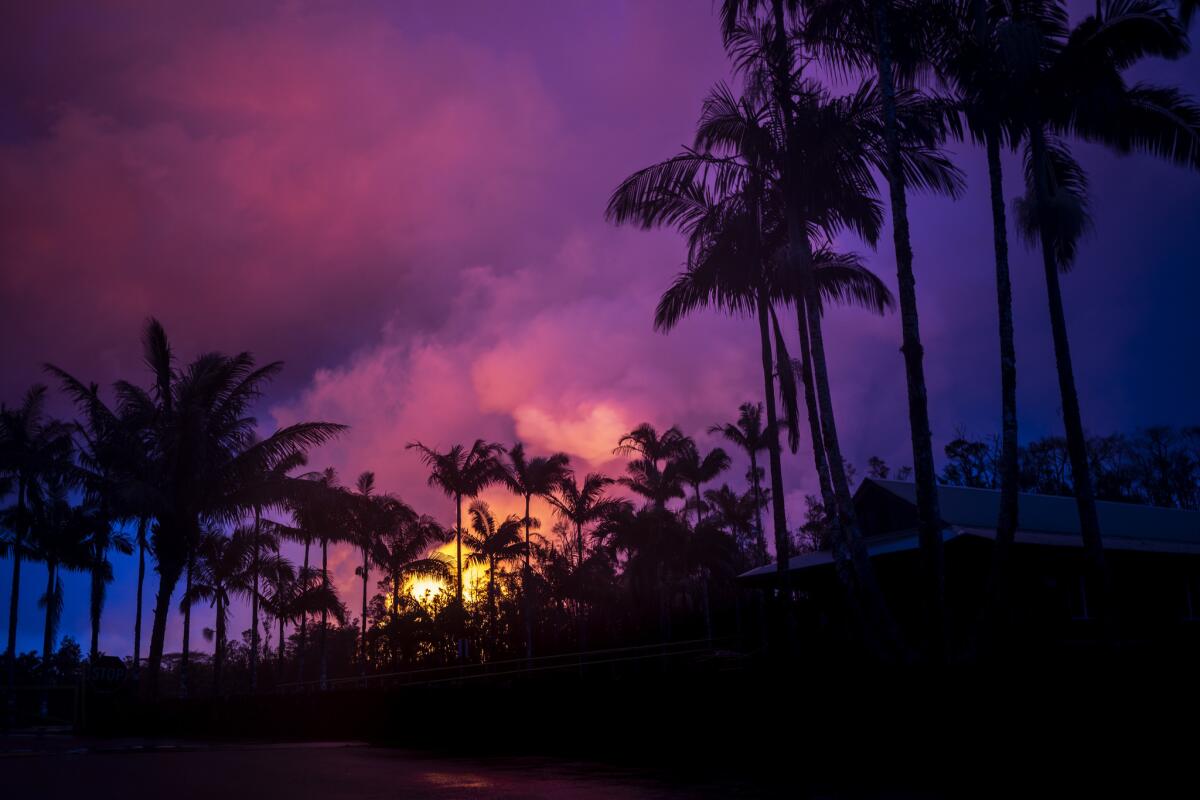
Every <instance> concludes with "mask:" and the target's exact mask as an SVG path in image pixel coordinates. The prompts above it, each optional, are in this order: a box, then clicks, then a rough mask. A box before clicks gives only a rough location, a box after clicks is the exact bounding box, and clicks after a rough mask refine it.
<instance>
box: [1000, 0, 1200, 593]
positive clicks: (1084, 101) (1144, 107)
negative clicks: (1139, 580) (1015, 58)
mask: <svg viewBox="0 0 1200 800" xmlns="http://www.w3.org/2000/svg"><path fill="white" fill-rule="evenodd" d="M1097 12H1098V14H1097V15H1096V16H1091V17H1088V18H1086V19H1085V20H1083V21H1082V22H1081V23H1079V25H1078V26H1076V27H1075V28H1074V29H1070V28H1069V27H1068V23H1067V16H1066V12H1065V10H1063V9H1061V8H1060V7H1058V6H1057V5H1054V4H1049V3H1047V2H1046V1H1045V0H1027V2H1021V3H1015V2H1014V3H1013V4H1012V6H1011V11H1010V12H1009V16H1010V18H1011V19H1012V20H1014V21H1015V22H1017V23H1020V24H1024V25H1026V27H1028V28H1032V29H1033V30H1034V31H1036V33H1037V35H1036V37H1034V42H1035V47H1033V48H1031V50H1032V52H1031V53H1030V54H1029V55H1028V56H1027V57H1028V58H1029V59H1030V60H1029V61H1028V62H1026V63H1022V64H1019V69H1020V74H1021V75H1023V76H1026V77H1027V82H1026V83H1025V84H1023V85H1022V86H1021V89H1022V90H1023V93H1024V95H1026V103H1025V107H1024V108H1025V110H1024V114H1023V115H1022V118H1021V120H1020V121H1021V123H1022V125H1023V129H1024V130H1023V132H1024V135H1025V138H1026V141H1027V148H1026V170H1025V171H1026V187H1027V188H1026V196H1025V199H1024V201H1023V202H1022V203H1021V204H1020V205H1019V207H1018V214H1019V216H1020V217H1021V220H1020V222H1021V227H1022V229H1023V231H1024V232H1025V233H1027V234H1032V235H1035V236H1036V237H1037V242H1038V244H1039V246H1040V249H1041V251H1042V264H1043V272H1044V274H1045V279H1046V289H1047V295H1048V298H1049V305H1050V328H1051V333H1052V335H1053V340H1054V355H1055V363H1056V365H1057V368H1058V382H1059V391H1060V394H1061V397H1062V414H1063V423H1064V426H1065V428H1066V434H1067V450H1068V454H1069V456H1070V462H1071V477H1072V483H1073V484H1074V489H1075V499H1076V504H1077V507H1078V511H1079V519H1080V529H1081V532H1082V535H1083V541H1084V546H1085V548H1086V550H1087V553H1088V556H1089V561H1090V562H1091V569H1092V572H1093V576H1094V579H1095V580H1096V581H1097V582H1098V588H1099V594H1100V598H1099V600H1100V604H1101V605H1102V606H1103V605H1104V604H1106V602H1107V595H1108V591H1107V585H1108V572H1107V569H1106V567H1105V564H1104V554H1103V545H1102V543H1101V538H1100V525H1099V518H1098V516H1097V513H1096V500H1095V493H1094V490H1093V487H1092V481H1091V470H1090V467H1089V464H1088V453H1087V441H1086V438H1085V435H1084V429H1083V421H1082V415H1081V412H1080V409H1079V395H1078V391H1077V389H1076V386H1075V376H1074V369H1073V366H1072V363H1071V351H1070V344H1069V341H1068V338H1067V325H1066V315H1065V313H1064V310H1063V301H1062V289H1061V286H1060V284H1059V271H1060V270H1065V269H1067V268H1069V266H1070V265H1071V263H1072V261H1073V259H1074V255H1075V244H1076V242H1077V240H1078V238H1079V236H1080V235H1081V234H1082V232H1083V231H1084V230H1085V228H1086V224H1087V219H1088V217H1087V213H1086V181H1085V179H1084V175H1083V172H1082V170H1080V169H1079V168H1078V165H1076V164H1075V163H1074V162H1073V160H1072V159H1071V157H1070V153H1069V151H1068V149H1067V147H1066V145H1065V143H1064V142H1062V141H1061V140H1060V138H1059V137H1063V136H1073V137H1077V138H1080V139H1084V140H1086V141H1091V142H1096V143H1100V144H1104V145H1107V146H1108V147H1110V148H1112V149H1115V150H1117V151H1118V152H1122V153H1127V152H1131V151H1140V152H1146V153H1151V154H1154V155H1157V156H1160V157H1162V158H1166V159H1168V160H1170V161H1173V162H1174V163H1176V164H1180V165H1184V166H1190V167H1192V168H1200V107H1198V106H1197V105H1196V103H1195V102H1193V101H1192V100H1191V99H1190V98H1188V97H1186V96H1185V95H1183V94H1182V93H1180V92H1179V91H1178V90H1176V89H1174V88H1171V87H1160V86H1152V85H1148V84H1141V83H1139V84H1135V85H1132V86H1130V85H1129V84H1128V83H1127V82H1126V78H1125V72H1126V71H1127V70H1128V69H1129V68H1130V67H1132V66H1133V65H1134V64H1136V63H1137V62H1138V61H1140V60H1141V59H1142V58H1145V57H1147V56H1155V55H1157V56H1162V57H1166V58H1178V57H1179V56H1181V55H1183V54H1184V53H1186V52H1187V46H1188V41H1187V35H1186V33H1185V31H1184V29H1183V28H1182V26H1181V25H1180V24H1179V22H1178V21H1177V20H1176V19H1175V18H1174V17H1172V16H1171V14H1170V13H1169V11H1168V10H1167V8H1166V7H1165V6H1163V5H1162V4H1161V3H1159V2H1157V1H1156V0H1106V2H1104V3H1102V4H1098V7H1097ZM1100 613H1101V614H1102V615H1103V614H1105V613H1106V612H1105V610H1104V609H1103V608H1102V609H1101V612H1100Z"/></svg>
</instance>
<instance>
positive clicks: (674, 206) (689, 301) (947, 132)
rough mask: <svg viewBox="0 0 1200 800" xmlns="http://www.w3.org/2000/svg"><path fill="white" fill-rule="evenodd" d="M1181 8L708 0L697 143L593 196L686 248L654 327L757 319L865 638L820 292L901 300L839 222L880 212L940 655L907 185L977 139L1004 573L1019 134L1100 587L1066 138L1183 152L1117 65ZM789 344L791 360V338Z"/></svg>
mask: <svg viewBox="0 0 1200 800" xmlns="http://www.w3.org/2000/svg"><path fill="white" fill-rule="evenodd" d="M1175 11H1176V9H1172V8H1170V7H1168V6H1166V5H1164V4H1163V3H1162V2H1160V0H1098V2H1097V3H1096V9H1095V13H1094V14H1093V15H1090V16H1088V17H1087V18H1086V19H1084V20H1082V21H1081V22H1079V23H1078V24H1076V25H1072V24H1071V23H1070V21H1069V19H1068V16H1067V11H1066V8H1065V5H1064V4H1063V3H1062V2H1059V1H1058V0H995V1H993V0H724V2H723V3H722V5H721V23H722V30H723V34H724V41H725V45H726V48H727V51H728V53H729V56H730V58H731V60H732V62H733V65H734V67H735V69H736V71H737V73H738V75H739V76H740V77H741V78H742V79H743V83H744V86H743V88H742V91H741V92H740V93H739V92H736V91H734V90H733V89H731V88H730V87H728V86H726V85H724V84H720V85H717V86H716V87H715V88H714V89H713V90H712V92H711V93H710V95H709V96H708V98H707V99H706V100H705V102H704V104H703V107H702V110H701V113H700V120H699V124H698V126H697V130H696V137H695V141H694V143H693V146H692V147H690V148H687V149H685V150H684V151H683V152H681V153H679V154H677V155H675V156H673V157H671V158H669V159H667V160H665V161H663V162H660V163H658V164H654V165H652V166H650V167H647V168H645V169H641V170H639V171H638V172H636V173H634V174H633V175H631V176H630V177H629V178H627V179H626V180H625V181H624V182H622V183H621V185H620V186H619V187H618V188H617V189H616V191H615V192H614V193H613V194H612V196H611V198H610V200H609V204H608V209H607V215H608V217H609V219H611V220H612V221H614V222H616V223H619V224H634V225H638V226H641V227H644V228H652V227H660V226H662V227H671V228H675V229H678V230H679V231H680V232H681V233H682V234H683V235H684V236H685V238H686V242H687V265H686V269H685V271H684V272H682V273H681V274H679V275H678V276H677V278H676V279H675V280H674V282H673V283H672V284H671V286H670V287H669V288H668V289H667V291H666V292H665V293H664V294H663V296H662V298H661V300H660V302H659V306H658V310H657V314H656V317H655V325H656V327H658V328H659V329H660V330H663V331H668V330H670V329H671V328H672V327H674V326H675V325H676V324H677V323H678V322H679V321H680V320H681V319H682V318H683V317H684V316H686V315H689V314H691V313H694V312H696V311H698V310H700V309H702V308H715V309H717V310H720V311H723V312H725V313H729V314H737V315H746V316H749V317H751V318H753V319H754V320H755V321H756V322H757V325H758V331H759V338H760V344H761V360H762V380H763V398H764V401H765V406H766V417H767V421H766V424H767V426H768V427H771V428H775V429H782V428H784V427H786V429H787V431H788V433H789V436H788V443H789V445H790V447H791V449H792V450H793V451H794V450H795V449H796V448H797V445H798V433H799V430H800V427H799V426H800V423H799V420H798V416H799V398H798V394H800V393H801V392H802V394H803V397H804V409H805V412H806V414H807V417H808V430H809V433H810V435H811V442H812V455H813V460H814V465H815V472H816V475H817V478H818V483H819V486H820V500H821V506H822V508H823V510H824V512H825V514H826V515H827V518H828V519H829V520H830V521H831V523H832V524H833V527H834V529H835V530H834V535H833V536H832V540H831V544H832V547H833V551H834V555H835V561H836V564H837V570H838V575H839V577H840V579H841V580H842V582H843V583H844V584H845V587H846V589H847V592H848V597H849V598H850V600H851V602H852V606H853V607H856V608H858V609H860V611H861V612H862V613H861V619H862V621H863V623H864V629H865V630H867V631H868V633H869V635H870V637H871V638H872V639H873V640H875V641H881V642H891V643H893V644H896V645H898V646H899V647H900V648H901V649H903V648H904V645H903V644H902V643H900V641H899V640H900V636H899V632H898V631H897V630H896V626H895V625H894V623H893V622H892V620H891V616H890V614H889V612H888V608H887V605H886V603H885V600H884V598H883V597H882V595H881V594H880V592H879V588H878V585H877V583H876V580H875V577H874V574H873V571H872V567H871V563H870V561H869V559H868V558H867V556H866V551H865V549H864V547H863V545H862V540H861V535H860V532H859V526H858V522H857V520H856V519H855V513H854V508H853V506H852V504H851V502H850V491H849V482H848V480H847V476H846V470H845V468H844V461H843V457H842V453H841V448H840V443H839V437H838V431H837V425H836V420H835V417H834V412H833V403H832V399H831V389H830V385H829V377H828V369H827V354H826V347H825V339H824V331H823V327H822V314H823V309H824V307H825V305H826V304H828V303H831V302H849V303H853V304H856V305H859V306H863V307H865V308H868V309H869V310H872V311H874V312H877V313H882V312H884V311H886V310H887V309H888V308H890V307H891V306H892V305H893V304H895V302H896V301H895V300H894V299H893V297H892V295H891V294H890V293H889V292H888V290H887V289H886V288H885V287H884V285H883V284H882V283H881V282H880V281H879V279H878V278H877V277H876V276H875V275H873V274H872V273H871V272H869V271H868V269H867V268H866V266H865V265H864V263H863V262H862V260H861V259H860V258H859V257H858V256H857V255H855V254H853V253H850V252H847V251H844V250H841V249H839V243H840V242H842V241H843V240H844V239H846V238H847V237H848V236H853V237H856V238H858V239H859V240H861V241H862V242H863V243H865V244H866V245H867V246H870V247H874V246H875V245H876V244H877V241H878V239H879V236H880V234H881V232H882V228H883V224H884V214H885V209H886V210H887V211H888V212H890V223H891V228H892V235H893V240H894V241H893V245H894V250H895V259H896V266H897V284H898V287H899V296H898V298H897V299H898V305H899V309H900V317H901V334H902V337H901V338H902V347H901V352H902V354H903V361H904V368H905V377H906V386H907V395H908V411H909V415H908V416H909V426H910V431H911V436H912V452H913V469H914V478H915V481H916V486H917V501H918V503H917V505H918V515H919V526H918V529H919V538H920V550H921V554H922V565H923V578H922V595H923V598H924V601H925V602H924V606H925V608H926V611H927V615H926V619H925V622H926V624H925V625H924V626H923V627H924V630H923V631H922V632H921V636H920V639H921V643H922V645H923V648H922V649H923V650H924V652H925V653H926V655H927V656H928V657H929V658H932V659H934V660H938V659H940V658H942V657H944V654H945V648H946V646H947V645H946V642H947V638H946V636H947V634H946V629H945V618H946V611H945V607H944V605H945V603H944V585H945V574H944V573H945V569H944V563H943V553H942V533H941V524H940V521H939V517H940V515H939V511H938V501H937V492H936V481H937V477H936V473H935V468H934V461H933V449H932V436H931V429H930V423H929V412H928V407H927V406H928V404H927V391H926V385H925V376H924V366H923V360H924V351H923V348H922V345H921V337H920V324H919V317H918V311H917V296H916V283H915V271H914V260H915V257H914V253H913V249H912V246H911V241H910V229H909V219H908V210H907V197H908V193H909V191H910V190H919V191H929V192H934V193H937V194H941V195H946V196H948V197H950V198H957V197H958V196H960V195H961V194H962V193H963V192H964V191H965V188H966V187H965V181H964V178H963V173H962V172H961V171H960V170H959V169H958V167H957V166H956V165H955V164H954V163H953V162H952V161H951V159H950V158H949V156H948V155H947V154H946V152H945V151H944V150H943V149H942V147H943V145H944V144H945V143H946V142H947V141H948V140H952V139H958V140H963V139H969V140H971V141H974V142H978V143H981V144H983V145H984V147H985V150H986V155H987V163H988V177H989V189H990V193H991V200H992V214H993V223H994V233H995V236H994V256H995V272H996V287H997V292H996V297H997V306H998V310H999V332H1000V374H1001V385H1002V392H1001V404H1000V405H1001V422H1002V426H1001V429H1002V437H1001V440H1002V449H1001V468H1000V488H1001V493H1002V503H1001V511H1000V517H999V520H998V530H999V533H998V537H997V542H998V547H997V557H996V569H995V572H996V580H995V583H996V586H997V587H1002V586H1003V585H1004V576H1005V565H1006V564H1007V561H1008V553H1009V551H1010V549H1011V543H1012V539H1013V535H1014V531H1015V529H1016V524H1017V514H1018V508H1017V487H1018V477H1017V457H1018V455H1017V450H1018V447H1017V410H1016V388H1015V387H1016V357H1015V346H1014V342H1013V315H1012V292H1011V284H1010V277H1009V263H1008V228H1007V224H1008V223H1007V220H1006V203H1005V198H1004V195H1003V186H1002V164H1003V162H1002V158H1001V154H1002V152H1003V151H1004V150H1005V149H1008V150H1012V151H1021V152H1022V153H1023V155H1024V178H1025V186H1026V189H1025V192H1024V194H1023V196H1022V197H1020V198H1018V199H1017V200H1016V202H1015V210H1016V216H1017V224H1018V229H1019V230H1020V232H1021V233H1022V234H1024V235H1025V236H1026V238H1028V239H1029V241H1030V242H1031V243H1032V244H1033V245H1035V246H1036V247H1037V248H1038V249H1039V250H1040V252H1041V255H1042V260H1043V263H1044V268H1045V269H1044V273H1045V282H1046V287H1047V296H1048V300H1049V307H1050V318H1051V329H1052V332H1053V346H1054V354H1055V359H1056V363H1057V367H1058V375H1059V384H1060V389H1061V397H1062V413H1063V420H1064V423H1065V428H1066V439H1067V444H1068V450H1069V452H1070V462H1071V464H1070V466H1071V473H1072V476H1073V487H1074V494H1075V497H1076V498H1077V503H1078V510H1079V516H1080V521H1081V527H1082V530H1083V534H1084V541H1085V545H1086V548H1087V552H1088V554H1089V558H1090V561H1091V563H1092V568H1093V571H1094V573H1095V575H1094V577H1095V579H1096V580H1098V581H1099V585H1100V586H1104V585H1105V583H1106V580H1107V578H1106V576H1107V573H1106V571H1105V568H1104V563H1103V547H1102V544H1101V539H1100V531H1099V525H1098V522H1097V517H1096V508H1095V497H1094V492H1093V489H1092V485H1091V481H1090V478H1089V464H1088V459H1087V452H1086V443H1085V437H1084V428H1083V423H1082V417H1081V412H1080V408H1079V399H1078V393H1077V391H1076V387H1075V379H1074V376H1073V372H1072V366H1071V353H1070V347H1069V344H1068V338H1067V327H1066V321H1065V314H1064V308H1063V299H1062V293H1061V288H1060V283H1059V281H1060V272H1062V271H1065V270H1066V269H1068V268H1069V267H1070V266H1071V265H1072V263H1073V261H1074V258H1075V254H1076V250H1077V244H1078V242H1079V239H1080V237H1081V235H1082V234H1083V233H1084V232H1085V231H1086V230H1087V228H1088V222H1089V217H1088V197H1087V191H1086V190H1087V184H1086V176H1085V174H1084V171H1083V169H1082V168H1081V167H1080V166H1079V164H1078V163H1077V162H1076V161H1075V160H1074V158H1073V157H1072V154H1071V150H1070V145H1071V143H1072V142H1073V141H1087V142H1092V143H1099V144H1102V145H1105V146H1107V147H1109V148H1111V149H1113V150H1115V151H1117V152H1121V153H1125V152H1144V153H1150V154H1153V155H1156V156H1159V157H1162V158H1165V159H1168V160H1170V161H1172V162H1174V163H1177V164H1180V165H1183V166H1188V167H1192V168H1197V167H1200V107H1198V106H1197V105H1196V104H1195V103H1194V102H1193V101H1192V100H1191V99H1190V98H1188V97H1186V96H1184V95H1183V94H1182V93H1180V92H1179V91H1178V90H1176V89H1174V88H1171V87H1162V86H1152V85H1148V84H1142V83H1137V84H1131V83H1130V82H1129V81H1128V80H1127V78H1126V75H1127V73H1128V72H1129V70H1130V68H1131V67H1133V66H1135V65H1136V64H1138V63H1139V62H1141V61H1142V60H1144V59H1145V58H1147V57H1162V58H1168V59H1171V58H1178V57H1180V56H1182V55H1183V54H1184V53H1186V52H1187V49H1188V38H1187V31H1186V25H1187V23H1188V21H1189V20H1190V17H1191V15H1192V13H1193V12H1194V3H1191V2H1184V3H1182V4H1180V6H1179V8H1178V9H1177V11H1178V16H1177V15H1176V13H1175ZM847 86H848V87H849V88H848V89H847V88H846V87H847ZM884 185H886V189H887V195H886V202H885V198H884V196H883V193H882V187H883V186H884ZM787 309H790V310H791V311H794V313H795V317H796V328H797V332H798V334H799V335H798V343H797V344H793V345H789V344H788V343H787V341H786V340H787V337H786V336H785V334H784V330H785V326H784V324H783V323H782V321H781V317H782V316H783V312H784V310H787ZM797 345H798V355H799V358H797V359H795V360H793V358H792V356H791V354H790V353H791V352H795V349H793V350H791V351H789V349H788V348H789V346H790V347H793V348H795V347H796V346H797ZM797 373H799V380H797ZM797 385H799V387H800V390H798V389H797ZM780 449H781V445H780V443H779V442H778V440H777V439H775V438H773V437H771V438H770V440H769V445H768V447H767V456H768V457H767V464H768V468H769V469H768V472H769V479H770V486H771V487H772V489H773V491H772V492H771V511H772V514H771V516H772V523H773V525H772V528H773V532H774V545H775V554H776V558H777V564H778V567H779V569H780V570H781V571H782V570H785V569H786V566H787V563H788V544H789V543H788V536H787V530H788V528H787V518H786V513H785V508H784V502H783V493H782V492H781V491H780V487H781V483H782V467H781V454H780ZM998 591H999V590H998Z"/></svg>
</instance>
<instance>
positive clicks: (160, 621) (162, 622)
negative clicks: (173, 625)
mask: <svg viewBox="0 0 1200 800" xmlns="http://www.w3.org/2000/svg"><path fill="white" fill-rule="evenodd" d="M182 572H183V568H182V567H181V566H176V565H174V564H169V563H168V564H164V563H162V562H160V563H159V565H158V594H157V595H156V597H155V601H154V622H153V623H152V624H151V627H150V653H149V655H148V657H147V665H146V667H147V668H146V681H145V684H144V685H143V693H144V694H145V695H146V697H148V698H150V699H154V698H157V697H158V673H159V670H160V669H161V667H162V657H163V644H164V643H165V642H166V639H167V618H168V617H169V616H170V615H171V595H172V594H174V592H175V584H176V583H178V582H179V576H180V574H181V573H182Z"/></svg>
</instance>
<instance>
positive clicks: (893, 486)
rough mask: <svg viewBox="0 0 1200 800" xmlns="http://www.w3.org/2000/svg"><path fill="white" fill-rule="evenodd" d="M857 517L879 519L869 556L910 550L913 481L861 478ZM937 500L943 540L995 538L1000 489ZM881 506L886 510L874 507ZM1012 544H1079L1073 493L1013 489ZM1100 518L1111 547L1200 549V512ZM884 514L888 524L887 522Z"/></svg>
mask: <svg viewBox="0 0 1200 800" xmlns="http://www.w3.org/2000/svg"><path fill="white" fill-rule="evenodd" d="M854 503H855V507H856V508H857V509H858V510H859V514H860V518H861V519H860V521H862V520H864V519H876V520H882V522H878V523H877V525H876V529H875V530H871V526H870V525H867V524H866V523H864V527H865V528H867V532H866V535H865V536H864V541H865V542H866V544H867V550H868V552H869V553H870V554H871V555H872V556H879V555H885V554H887V553H894V552H901V551H904V550H912V549H915V548H916V547H917V546H918V541H917V534H916V530H915V523H916V503H917V489H916V484H914V483H911V482H907V481H886V480H878V479H875V478H867V479H865V480H863V482H862V484H861V485H860V486H859V487H858V491H857V492H855V495H854ZM938 503H939V505H940V507H941V514H942V520H943V522H944V523H945V528H944V529H943V531H942V538H943V540H944V541H950V540H952V539H956V538H958V537H961V536H974V537H981V538H985V539H994V538H995V536H996V516H997V514H998V513H999V511H1000V492H998V491H996V490H994V489H971V488H967V487H962V486H938ZM883 507H886V513H882V514H873V513H872V512H873V511H875V510H877V509H881V508H883ZM1018 509H1019V511H1018V518H1019V522H1018V526H1017V533H1016V538H1015V541H1016V542H1017V543H1018V544H1034V545H1045V546H1050V547H1082V546H1083V538H1082V536H1081V535H1080V532H1079V514H1078V511H1077V510H1076V507H1075V498H1073V497H1055V496H1050V495H1041V494H1021V495H1019V496H1018ZM1096 511H1097V513H1098V514H1099V517H1100V535H1101V537H1102V538H1103V541H1104V547H1105V548H1106V549H1109V550H1141V551H1150V552H1167V553H1195V554H1200V512H1197V511H1183V510H1181V509H1177V508H1157V507H1155V506H1143V505H1134V504H1131V503H1110V502H1104V501H1101V502H1098V503H1096ZM888 521H891V522H893V523H894V528H889V527H888ZM832 561H833V556H832V554H831V553H830V552H829V551H828V550H818V551H814V552H809V553H801V554H800V555H796V556H792V557H791V558H789V559H788V569H789V571H791V570H803V569H809V568H811V567H816V566H820V565H822V564H829V563H832ZM775 571H776V568H775V564H773V563H772V564H766V565H764V566H761V567H757V568H756V569H752V570H750V571H749V572H746V573H744V574H743V575H742V576H741V577H743V578H752V577H758V576H764V575H768V574H770V573H772V572H775Z"/></svg>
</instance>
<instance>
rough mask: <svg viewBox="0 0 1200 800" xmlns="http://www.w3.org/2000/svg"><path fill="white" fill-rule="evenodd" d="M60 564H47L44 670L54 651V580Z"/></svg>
mask: <svg viewBox="0 0 1200 800" xmlns="http://www.w3.org/2000/svg"><path fill="white" fill-rule="evenodd" d="M57 573H58V563H57V562H55V561H47V562H46V627H45V630H44V631H43V632H42V668H43V669H45V668H46V667H47V666H48V665H49V664H50V656H51V655H52V653H53V649H54V628H55V622H56V620H55V619H54V579H55V578H56V577H58V575H57Z"/></svg>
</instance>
